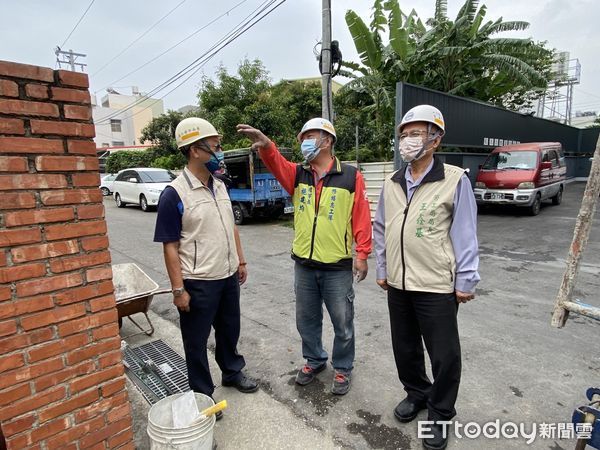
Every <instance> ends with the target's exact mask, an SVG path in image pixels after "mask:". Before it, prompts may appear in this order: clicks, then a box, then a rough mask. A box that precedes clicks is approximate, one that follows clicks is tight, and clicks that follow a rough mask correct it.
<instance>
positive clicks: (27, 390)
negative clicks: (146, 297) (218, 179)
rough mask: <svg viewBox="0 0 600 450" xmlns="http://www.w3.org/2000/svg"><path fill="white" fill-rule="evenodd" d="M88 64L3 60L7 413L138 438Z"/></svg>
mask: <svg viewBox="0 0 600 450" xmlns="http://www.w3.org/2000/svg"><path fill="white" fill-rule="evenodd" d="M93 136H94V125H93V123H92V113H91V106H90V94H89V92H88V77H87V75H85V74H81V73H74V72H68V71H64V70H58V71H53V70H51V69H48V68H43V67H34V66H28V65H24V64H16V63H12V62H6V61H0V423H1V424H2V431H3V434H4V436H5V438H6V441H7V445H8V448H9V449H23V448H38V449H84V448H93V449H107V448H110V449H115V448H133V443H132V439H133V433H132V428H131V408H130V404H129V399H128V396H127V391H126V390H125V376H124V368H123V364H122V360H121V352H120V349H119V347H120V338H119V329H118V325H117V311H116V309H115V298H114V295H113V284H112V272H111V266H110V254H109V252H108V237H107V235H106V222H105V220H104V207H103V205H102V195H101V193H100V190H99V189H98V185H99V182H100V180H99V174H98V159H97V157H96V148H95V145H94V142H93V141H92V138H93Z"/></svg>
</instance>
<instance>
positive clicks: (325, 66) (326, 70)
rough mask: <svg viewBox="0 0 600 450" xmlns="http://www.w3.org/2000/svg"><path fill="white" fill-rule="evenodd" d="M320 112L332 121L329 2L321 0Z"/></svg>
mask: <svg viewBox="0 0 600 450" xmlns="http://www.w3.org/2000/svg"><path fill="white" fill-rule="evenodd" d="M320 69H321V93H322V99H321V105H322V106H321V110H322V115H323V118H325V119H327V120H331V121H333V99H332V92H331V70H332V64H331V0H323V38H322V41H321V67H320Z"/></svg>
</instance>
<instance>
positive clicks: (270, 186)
mask: <svg viewBox="0 0 600 450" xmlns="http://www.w3.org/2000/svg"><path fill="white" fill-rule="evenodd" d="M279 151H280V152H281V154H282V155H283V156H284V157H285V158H286V159H288V160H289V159H290V158H291V156H292V150H291V149H289V148H280V149H279ZM224 155H225V164H226V165H227V172H228V175H229V178H230V179H231V183H230V186H229V197H230V198H231V204H232V207H233V216H234V217H235V223H236V225H241V224H242V223H244V221H245V220H246V219H249V218H251V217H267V218H278V217H280V216H282V215H283V214H290V213H293V212H294V207H293V206H292V198H291V197H290V195H289V194H288V193H287V192H286V191H285V189H283V187H281V184H279V181H277V180H276V179H275V177H274V176H273V175H272V174H271V173H270V172H269V171H268V170H267V168H266V166H265V164H264V163H263V162H262V161H261V160H260V158H259V157H258V155H257V154H256V152H253V151H252V150H251V149H249V148H242V149H236V150H228V151H226V152H224Z"/></svg>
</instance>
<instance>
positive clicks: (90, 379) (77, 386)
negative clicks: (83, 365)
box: [69, 364, 125, 394]
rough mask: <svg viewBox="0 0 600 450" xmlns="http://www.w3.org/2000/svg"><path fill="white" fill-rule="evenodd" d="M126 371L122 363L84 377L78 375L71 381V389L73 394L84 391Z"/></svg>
mask: <svg viewBox="0 0 600 450" xmlns="http://www.w3.org/2000/svg"><path fill="white" fill-rule="evenodd" d="M124 372H125V368H124V367H123V365H121V364H120V365H118V366H113V367H110V368H108V369H105V370H102V371H99V372H94V373H92V374H89V375H85V376H83V377H78V378H76V379H75V380H73V381H72V382H71V383H69V391H70V392H71V394H73V393H77V392H80V391H83V390H85V389H88V388H90V387H92V386H97V385H99V384H100V383H102V382H104V381H107V380H112V379H114V378H116V377H119V376H121V375H123V374H124Z"/></svg>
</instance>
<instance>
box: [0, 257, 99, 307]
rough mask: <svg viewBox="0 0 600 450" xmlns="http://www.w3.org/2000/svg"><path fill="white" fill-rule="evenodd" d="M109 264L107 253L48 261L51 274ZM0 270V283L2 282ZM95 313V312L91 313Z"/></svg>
mask: <svg viewBox="0 0 600 450" xmlns="http://www.w3.org/2000/svg"><path fill="white" fill-rule="evenodd" d="M109 262H110V253H109V252H107V251H104V252H96V253H89V254H87V255H77V256H68V257H66V258H61V259H54V260H51V261H50V270H51V271H52V272H53V273H61V272H69V271H72V270H77V269H79V268H82V267H90V266H95V265H98V264H107V263H109ZM1 270H2V269H0V281H1V280H2V277H1V273H2V272H1ZM92 312H95V311H92Z"/></svg>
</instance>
